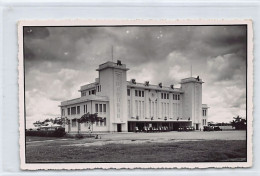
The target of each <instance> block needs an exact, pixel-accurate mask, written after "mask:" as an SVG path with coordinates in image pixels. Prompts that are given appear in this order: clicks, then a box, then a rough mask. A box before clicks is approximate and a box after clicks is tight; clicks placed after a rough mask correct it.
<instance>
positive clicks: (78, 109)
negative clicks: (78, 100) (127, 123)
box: [77, 106, 80, 114]
mask: <svg viewBox="0 0 260 176" xmlns="http://www.w3.org/2000/svg"><path fill="white" fill-rule="evenodd" d="M77 114H80V106H77Z"/></svg>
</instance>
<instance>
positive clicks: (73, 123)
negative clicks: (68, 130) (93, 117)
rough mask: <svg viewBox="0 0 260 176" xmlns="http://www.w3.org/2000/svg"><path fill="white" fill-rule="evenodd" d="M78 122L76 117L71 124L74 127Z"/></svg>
mask: <svg viewBox="0 0 260 176" xmlns="http://www.w3.org/2000/svg"><path fill="white" fill-rule="evenodd" d="M76 122H77V121H76V119H72V124H71V126H72V127H75V126H77V124H76Z"/></svg>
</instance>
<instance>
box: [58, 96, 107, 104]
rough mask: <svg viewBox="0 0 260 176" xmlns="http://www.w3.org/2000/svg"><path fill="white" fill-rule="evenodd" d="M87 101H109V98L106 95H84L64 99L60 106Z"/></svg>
mask: <svg viewBox="0 0 260 176" xmlns="http://www.w3.org/2000/svg"><path fill="white" fill-rule="evenodd" d="M86 101H109V99H108V97H106V96H97V95H90V96H88V97H86V96H84V97H80V98H75V99H72V100H67V101H63V102H61V104H60V106H67V105H73V104H78V103H82V102H86Z"/></svg>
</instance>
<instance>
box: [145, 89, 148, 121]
mask: <svg viewBox="0 0 260 176" xmlns="http://www.w3.org/2000/svg"><path fill="white" fill-rule="evenodd" d="M144 109H145V115H144V117H147V118H149V117H148V116H149V115H148V114H149V90H145V108H144Z"/></svg>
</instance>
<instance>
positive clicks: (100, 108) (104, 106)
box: [95, 103, 107, 113]
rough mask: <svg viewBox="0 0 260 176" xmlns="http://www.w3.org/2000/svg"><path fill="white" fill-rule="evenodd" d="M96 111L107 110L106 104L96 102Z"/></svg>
mask: <svg viewBox="0 0 260 176" xmlns="http://www.w3.org/2000/svg"><path fill="white" fill-rule="evenodd" d="M95 112H97V113H98V112H107V107H106V104H97V103H96V104H95Z"/></svg>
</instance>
